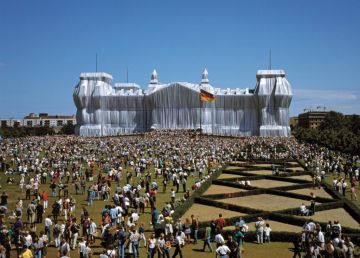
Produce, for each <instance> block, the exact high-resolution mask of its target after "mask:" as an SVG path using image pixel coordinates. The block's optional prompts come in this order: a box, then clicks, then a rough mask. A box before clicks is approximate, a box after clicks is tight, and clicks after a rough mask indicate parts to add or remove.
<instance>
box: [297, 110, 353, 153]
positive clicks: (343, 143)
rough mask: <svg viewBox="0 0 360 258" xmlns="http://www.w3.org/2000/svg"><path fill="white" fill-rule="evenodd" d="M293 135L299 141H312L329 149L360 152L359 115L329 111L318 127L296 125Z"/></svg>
mask: <svg viewBox="0 0 360 258" xmlns="http://www.w3.org/2000/svg"><path fill="white" fill-rule="evenodd" d="M293 135H294V136H295V137H296V139H297V140H298V141H300V142H307V143H314V144H317V145H320V146H325V147H327V148H329V149H331V150H337V151H341V152H346V153H351V154H359V153H360V116H359V115H351V116H344V115H343V114H342V113H339V112H334V111H331V112H329V113H328V114H327V115H326V116H325V119H324V121H323V122H322V123H321V124H320V126H319V127H318V128H314V129H311V128H303V127H301V126H297V127H295V128H294V129H293Z"/></svg>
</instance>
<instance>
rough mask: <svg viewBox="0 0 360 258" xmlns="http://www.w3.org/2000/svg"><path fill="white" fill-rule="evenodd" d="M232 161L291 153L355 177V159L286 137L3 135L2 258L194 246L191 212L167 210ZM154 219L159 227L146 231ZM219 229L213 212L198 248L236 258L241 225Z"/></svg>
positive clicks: (318, 167) (264, 232) (265, 229)
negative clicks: (182, 216) (10, 190)
mask: <svg viewBox="0 0 360 258" xmlns="http://www.w3.org/2000/svg"><path fill="white" fill-rule="evenodd" d="M237 158H243V159H247V160H251V159H257V158H261V159H268V160H270V159H284V158H300V159H303V160H304V162H305V165H306V166H309V167H313V168H314V170H315V171H317V172H318V173H319V175H321V173H322V171H323V170H324V171H325V174H327V173H330V172H331V171H336V173H338V174H337V176H340V175H341V173H343V172H344V171H345V170H346V173H345V175H344V180H348V179H351V180H353V181H354V184H355V183H356V182H357V181H356V180H358V176H359V175H358V174H359V173H358V169H357V168H356V166H355V164H356V161H357V160H356V158H354V159H353V160H352V162H351V163H350V162H347V164H346V165H345V166H344V167H342V163H341V160H342V159H343V157H341V156H340V155H339V154H334V153H332V152H330V151H329V150H326V149H323V148H314V147H313V146H308V145H303V144H299V143H298V142H296V140H295V139H294V138H259V137H248V138H229V137H224V138H223V137H211V136H201V137H200V136H199V135H197V134H195V133H191V132H189V131H181V130H180V131H167V130H164V131H154V132H150V133H146V134H144V135H134V136H126V137H109V138H83V137H75V136H45V137H26V138H18V139H4V140H3V141H2V142H1V143H0V163H1V170H2V171H3V172H5V173H6V174H7V176H9V178H10V177H11V178H12V177H15V180H16V181H17V182H19V183H18V189H17V190H16V191H17V193H18V195H17V196H16V197H14V196H10V198H11V199H12V200H15V199H16V201H15V202H16V206H15V207H11V210H7V209H8V208H9V207H8V199H9V196H8V194H6V192H5V193H3V195H2V196H1V207H4V208H2V209H0V211H1V216H0V231H1V232H2V233H1V234H0V243H1V245H2V246H1V248H0V252H2V251H1V250H3V252H4V253H6V254H9V253H10V250H11V247H12V246H15V247H16V250H17V254H18V255H19V256H20V257H32V256H30V253H31V254H32V255H34V256H35V257H38V258H42V257H45V256H46V254H47V253H48V248H57V251H58V252H59V255H60V257H63V258H66V257H69V256H70V254H71V253H72V252H71V250H76V252H78V255H79V256H80V257H83V258H85V257H91V256H93V255H94V254H95V250H93V249H94V248H93V246H94V244H95V243H96V242H98V243H100V244H101V246H102V248H103V251H100V254H99V255H100V257H101V258H107V257H114V256H115V255H117V256H118V257H124V256H125V253H128V254H130V255H131V256H133V257H138V256H139V253H140V250H141V248H140V247H141V243H143V246H145V250H146V253H147V254H148V256H149V258H150V257H151V258H152V257H154V255H155V253H157V254H158V256H159V257H170V256H172V257H176V256H180V257H183V252H182V249H183V247H184V246H185V245H186V244H189V243H191V242H193V243H197V242H198V230H199V222H198V218H197V217H196V214H195V216H192V217H191V218H190V219H188V220H186V221H185V223H183V222H181V221H174V220H173V217H172V214H173V213H174V210H175V209H176V207H177V206H178V205H180V204H181V203H182V202H183V201H184V200H186V199H187V198H189V197H190V195H191V193H192V191H194V190H196V189H197V188H199V187H200V186H201V185H202V184H203V183H204V182H206V181H207V180H209V179H211V176H212V173H214V172H215V171H216V170H217V169H219V168H220V167H221V166H223V165H224V164H225V163H227V162H230V161H232V160H235V159H237ZM357 159H358V157H357ZM356 169H357V170H356ZM339 171H340V172H339ZM356 171H357V172H356ZM334 173H335V172H334ZM18 174H19V175H18ZM354 178H355V179H354ZM12 182H13V183H14V181H12ZM244 183H245V184H246V182H244ZM14 187H15V188H17V186H14ZM24 188H25V189H24ZM342 189H343V188H342ZM159 196H161V197H162V200H161V202H159V201H158V198H159ZM163 196H166V197H163ZM355 196H356V195H355ZM164 198H165V199H166V200H165V201H164V200H163V199H164ZM149 221H150V223H149ZM161 225H164V227H165V230H164V232H163V234H159V235H157V237H156V236H155V234H154V232H155V231H156V232H158V231H157V229H158V228H159V227H160V226H161ZM224 225H225V220H224V219H223V218H222V217H221V216H220V217H219V219H218V220H216V221H215V222H214V223H212V224H210V225H209V226H208V227H206V230H205V233H206V234H205V238H204V250H205V247H206V246H209V248H210V250H212V247H211V244H210V241H211V240H214V241H215V242H216V244H217V249H216V252H217V253H218V254H219V255H220V257H224V255H231V256H230V257H239V256H240V255H241V246H242V244H243V239H244V237H245V235H246V232H247V225H246V224H245V223H244V222H243V221H241V220H240V221H239V222H238V223H237V224H236V225H235V228H236V230H235V232H234V234H233V235H231V236H230V237H229V239H228V241H227V242H225V240H224V241H223V240H222V239H221V237H220V236H221V232H222V228H223V227H224ZM255 228H256V231H257V242H258V243H263V242H264V238H265V241H270V232H271V228H270V225H267V224H266V223H265V222H264V220H262V219H261V218H259V219H258V221H257V222H256V224H255ZM147 231H150V233H149V234H148V233H147ZM219 234H220V235H219ZM191 238H192V239H193V241H192V240H191ZM226 248H229V249H230V252H228V251H227V249H226ZM224 250H225V251H226V252H225V251H224ZM96 252H99V251H98V250H97V251H96ZM224 253H225V254H224ZM0 257H1V256H0Z"/></svg>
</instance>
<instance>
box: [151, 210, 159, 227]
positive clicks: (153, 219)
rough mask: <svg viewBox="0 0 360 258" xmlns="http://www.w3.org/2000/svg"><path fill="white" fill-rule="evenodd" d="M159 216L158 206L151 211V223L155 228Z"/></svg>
mask: <svg viewBox="0 0 360 258" xmlns="http://www.w3.org/2000/svg"><path fill="white" fill-rule="evenodd" d="M158 218H159V213H158V211H157V209H156V207H154V209H153V211H152V212H151V223H152V225H153V228H155V226H156V224H157V221H158Z"/></svg>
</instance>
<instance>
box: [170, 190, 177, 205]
mask: <svg viewBox="0 0 360 258" xmlns="http://www.w3.org/2000/svg"><path fill="white" fill-rule="evenodd" d="M175 196H176V193H175V191H174V188H171V194H170V197H171V202H172V203H175Z"/></svg>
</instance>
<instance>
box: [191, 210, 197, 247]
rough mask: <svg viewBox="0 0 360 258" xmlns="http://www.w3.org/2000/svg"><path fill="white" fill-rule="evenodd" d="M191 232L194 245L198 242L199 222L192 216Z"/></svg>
mask: <svg viewBox="0 0 360 258" xmlns="http://www.w3.org/2000/svg"><path fill="white" fill-rule="evenodd" d="M191 230H192V231H193V235H194V244H195V245H196V244H197V242H198V231H199V221H198V219H197V218H195V216H194V215H193V214H192V215H191Z"/></svg>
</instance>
